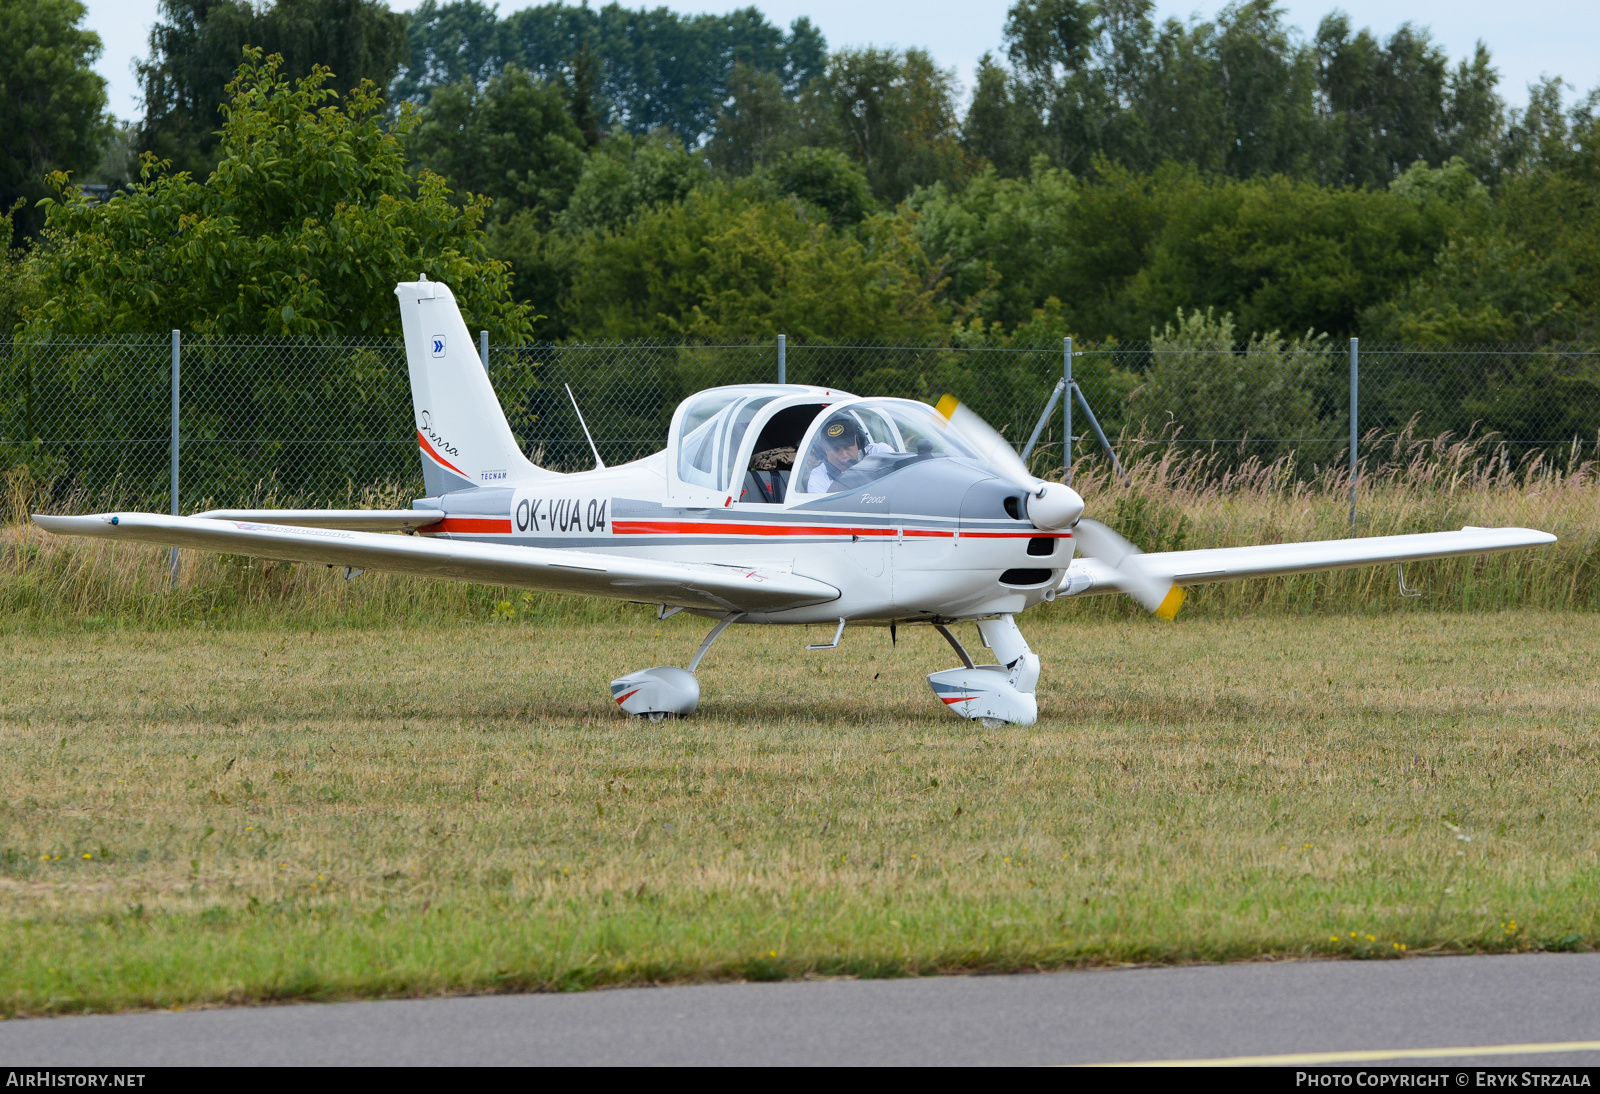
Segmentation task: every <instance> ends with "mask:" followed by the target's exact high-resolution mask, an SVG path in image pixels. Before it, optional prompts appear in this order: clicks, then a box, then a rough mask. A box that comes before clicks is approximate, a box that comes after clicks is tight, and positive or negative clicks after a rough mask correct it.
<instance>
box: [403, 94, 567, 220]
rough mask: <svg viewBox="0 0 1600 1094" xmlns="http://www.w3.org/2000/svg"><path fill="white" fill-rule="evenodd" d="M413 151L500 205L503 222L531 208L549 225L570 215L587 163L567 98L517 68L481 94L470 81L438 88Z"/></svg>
mask: <svg viewBox="0 0 1600 1094" xmlns="http://www.w3.org/2000/svg"><path fill="white" fill-rule="evenodd" d="M409 148H410V150H411V153H412V156H413V157H414V159H415V161H416V162H417V163H418V164H419V165H421V166H422V167H423V168H425V169H427V170H431V171H433V172H435V173H437V174H439V175H442V176H444V178H446V179H447V180H448V181H449V182H450V184H451V185H452V186H453V187H455V188H457V189H461V190H467V191H470V192H471V193H474V194H483V195H486V196H488V197H490V198H492V199H495V201H496V202H497V204H498V206H499V211H500V213H501V215H503V216H509V215H510V214H511V213H512V212H513V211H515V210H519V209H531V210H534V211H535V212H536V213H537V214H538V215H539V218H540V220H541V221H542V222H544V223H548V222H549V218H550V217H552V216H553V215H554V214H556V213H558V212H560V211H561V210H562V209H564V208H566V205H567V200H568V198H569V197H571V195H572V191H573V189H574V187H576V186H577V184H578V179H579V176H581V175H582V173H583V168H584V161H585V159H586V148H585V141H584V137H583V133H582V131H581V130H579V128H578V126H577V125H576V124H575V123H574V122H573V120H572V118H571V116H570V115H569V114H568V113H567V104H566V102H565V100H564V99H563V97H562V94H561V91H560V90H559V89H558V88H556V87H553V86H551V85H549V84H541V83H537V82H536V81H534V80H533V78H532V77H530V76H529V75H528V74H527V73H526V72H524V71H522V70H521V69H520V68H517V67H516V66H515V65H512V66H508V67H507V68H505V69H504V70H502V71H501V72H500V73H499V74H498V75H496V76H493V77H491V78H490V79H489V80H488V81H487V82H485V83H484V85H483V87H482V89H481V90H480V89H479V88H478V87H477V85H475V84H473V83H471V82H470V81H468V80H462V81H461V82H459V83H456V84H452V85H450V86H448V87H441V88H439V89H437V90H436V91H435V92H434V94H433V97H432V98H431V99H430V100H429V101H428V105H427V106H426V107H424V108H423V110H422V112H421V119H420V123H419V124H418V125H417V127H416V130H415V131H414V132H413V134H412V137H411V140H410V142H409Z"/></svg>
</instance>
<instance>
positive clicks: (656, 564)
mask: <svg viewBox="0 0 1600 1094" xmlns="http://www.w3.org/2000/svg"><path fill="white" fill-rule="evenodd" d="M33 519H34V522H35V523H36V524H38V525H39V526H40V527H41V528H43V529H45V531H47V532H54V533H55V534H57V535H64V536H92V537H94V538H97V539H114V540H125V541H128V542H133V543H156V544H160V545H162V546H164V547H196V548H199V549H200V550H203V551H222V552H226V553H228V554H235V555H248V556H251V557H254V558H272V559H283V560H286V561H289V562H317V563H323V564H325V565H329V566H349V567H352V568H354V569H360V570H385V571H388V572H390V573H399V574H415V575H417V576H419V577H439V578H450V579H453V580H456V581H481V582H485V583H488V584H494V585H514V586H519V587H521V588H525V589H543V590H546V591H549V592H557V593H575V594H578V595H583V596H604V597H610V598H613V599H616V600H633V601H639V602H642V603H649V604H668V605H672V606H675V607H682V608H702V609H709V610H713V611H723V612H728V611H738V612H772V611H780V610H782V609H784V608H798V607H803V606H805V605H808V604H826V603H828V602H829V601H831V600H837V599H838V597H839V590H838V589H836V588H834V587H833V586H832V585H829V584H827V583H826V582H822V581H816V580H814V579H812V578H809V577H801V576H800V575H799V574H794V573H790V572H788V571H786V570H779V569H770V568H766V567H753V566H720V565H714V564H711V563H704V562H670V561H666V560H662V559H642V558H629V557H625V556H622V555H608V554H601V553H599V552H597V551H567V550H559V551H558V550H552V549H550V548H548V547H518V546H515V545H513V544H509V543H469V542H465V541H461V540H441V539H429V538H425V537H422V536H394V535H383V534H380V533H376V532H355V531H348V530H343V529H337V528H308V527H294V526H289V525H280V524H261V523H256V522H253V521H238V520H219V519H215V518H203V517H169V516H162V515H161V514H159V513H99V514H96V515H94V516H83V517H42V516H35V517H34V518H33Z"/></svg>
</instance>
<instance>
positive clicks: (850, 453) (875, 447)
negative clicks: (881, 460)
mask: <svg viewBox="0 0 1600 1094" xmlns="http://www.w3.org/2000/svg"><path fill="white" fill-rule="evenodd" d="M864 439H865V438H864V437H863V436H862V435H861V430H860V428H859V427H858V426H857V425H856V423H855V422H854V421H853V420H852V419H850V418H837V419H835V420H834V421H831V422H829V423H828V424H827V425H825V426H823V427H822V436H821V437H820V438H818V440H819V441H820V443H821V445H822V451H823V459H822V461H821V462H820V463H818V464H817V466H816V467H814V468H812V469H811V477H810V478H808V479H806V493H808V494H831V493H833V491H835V490H837V489H839V487H836V486H835V485H834V481H835V480H836V479H838V478H839V476H840V475H843V474H844V473H845V472H846V471H848V470H850V469H851V468H852V467H854V466H855V465H856V464H857V463H858V462H860V460H861V457H862V456H883V455H889V454H891V453H893V452H894V450H895V448H894V445H891V444H880V443H878V442H875V441H868V443H867V445H866V450H865V451H862V445H861V442H862V441H863V440H864Z"/></svg>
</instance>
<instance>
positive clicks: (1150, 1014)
mask: <svg viewBox="0 0 1600 1094" xmlns="http://www.w3.org/2000/svg"><path fill="white" fill-rule="evenodd" d="M1537 1046H1545V1047H1542V1048H1541V1047H1537ZM1486 1049H1493V1050H1495V1051H1492V1052H1488V1051H1484V1050H1486ZM1439 1050H1448V1051H1447V1052H1443V1053H1441V1052H1440V1051H1439ZM1464 1050H1471V1051H1464ZM1352 1054H1354V1055H1352ZM1284 1056H1294V1057H1297V1058H1293V1059H1278V1060H1260V1059H1259V1058H1260V1057H1284ZM1238 1058H1245V1059H1243V1060H1239V1059H1238ZM1218 1059H1223V1060H1228V1061H1230V1062H1280V1063H1305V1064H1312V1063H1334V1064H1341V1063H1342V1064H1359V1063H1394V1064H1406V1063H1410V1064H1419V1063H1425V1064H1440V1065H1446V1064H1466V1065H1472V1064H1476V1065H1479V1066H1507V1065H1514V1066H1519V1067H1520V1066H1524V1065H1530V1064H1588V1065H1600V954H1532V955H1525V956H1496V957H1435V958H1410V959H1407V960H1401V961H1306V962H1280V963H1272V964H1268V963H1261V964H1248V965H1225V966H1200V967H1186V968H1164V969H1121V970H1097V971H1084V972H1062V973H1048V974H1040V975H1030V976H970V977H941V978H929V979H921V980H831V981H809V982H787V983H774V984H709V985H699V986H693V987H671V988H627V989H618V990H610V991H593V992H584V993H575V994H570V995H498V996H470V997H458V998H449V999H415V1000H392V1001H383V1002H372V1003H334V1004H306V1005H290V1006H270V1007H238V1008H230V1009H217V1010H195V1011H183V1012H172V1011H166V1012H160V1013H146V1014H126V1015H103V1016H86V1017H72V1018H41V1019H20V1020H12V1021H5V1022H0V1066H48V1065H123V1066H139V1065H148V1066H153V1065H162V1064H391V1065H402V1066H406V1065H410V1066H415V1065H470V1064H895V1065H906V1064H911V1065H915V1064H1085V1063H1122V1062H1147V1061H1195V1060H1212V1061H1214V1060H1218Z"/></svg>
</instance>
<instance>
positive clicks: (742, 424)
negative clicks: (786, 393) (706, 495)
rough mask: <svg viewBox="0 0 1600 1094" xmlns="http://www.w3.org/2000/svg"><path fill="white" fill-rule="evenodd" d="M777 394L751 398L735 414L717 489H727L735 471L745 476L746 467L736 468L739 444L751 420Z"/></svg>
mask: <svg viewBox="0 0 1600 1094" xmlns="http://www.w3.org/2000/svg"><path fill="white" fill-rule="evenodd" d="M776 398H777V396H776V395H763V396H761V397H759V398H755V399H751V400H749V401H748V402H746V403H745V404H744V405H743V406H741V407H739V408H738V409H737V411H735V412H734V414H733V421H732V423H731V425H730V427H729V429H728V441H727V444H726V445H724V446H723V450H722V473H721V475H720V476H718V479H717V489H718V490H726V489H728V487H729V485H730V484H731V483H732V482H733V481H734V475H735V471H737V473H738V475H739V477H741V478H742V477H743V476H744V468H742V467H740V468H737V469H736V468H735V467H734V466H733V461H734V460H736V459H738V457H739V446H740V445H742V444H743V443H744V435H745V433H746V432H747V431H748V430H749V429H750V420H751V419H752V418H754V417H755V416H756V413H757V412H758V411H759V410H760V409H761V408H762V407H764V406H766V405H767V404H768V403H770V402H772V400H773V399H776Z"/></svg>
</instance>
